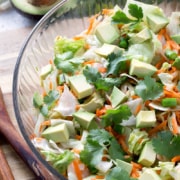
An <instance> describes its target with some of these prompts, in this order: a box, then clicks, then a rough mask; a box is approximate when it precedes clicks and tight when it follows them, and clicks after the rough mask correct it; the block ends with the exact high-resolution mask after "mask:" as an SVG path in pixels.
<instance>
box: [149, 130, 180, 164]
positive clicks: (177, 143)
mask: <svg viewBox="0 0 180 180" xmlns="http://www.w3.org/2000/svg"><path fill="white" fill-rule="evenodd" d="M152 145H153V147H154V150H155V152H156V153H157V154H160V155H162V156H165V157H166V158H167V159H169V160H170V159H171V158H173V157H174V156H177V155H180V136H174V135H173V134H172V133H171V132H170V131H161V132H159V133H158V134H157V137H154V138H153V139H152Z"/></svg>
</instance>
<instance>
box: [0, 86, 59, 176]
mask: <svg viewBox="0 0 180 180" xmlns="http://www.w3.org/2000/svg"><path fill="white" fill-rule="evenodd" d="M0 132H1V133H2V134H3V135H4V136H5V137H6V139H7V140H8V142H9V143H10V144H11V145H12V147H13V148H14V150H15V151H16V152H17V153H18V154H19V156H20V157H21V158H22V159H23V160H24V162H25V163H26V164H27V165H28V166H29V167H30V168H31V169H32V170H33V172H34V173H35V175H36V176H37V178H39V179H43V180H46V179H47V180H49V179H53V180H54V179H57V178H56V177H55V176H54V175H52V174H51V173H50V172H49V171H48V170H47V168H46V167H45V166H44V165H43V164H42V163H41V162H40V161H39V160H38V159H37V158H36V156H35V155H34V154H33V153H32V151H31V150H30V148H29V147H28V145H27V144H26V142H25V141H24V139H23V138H22V136H21V135H20V134H19V133H18V132H17V130H16V129H15V127H14V126H13V124H12V122H11V120H10V118H9V115H8V112H7V110H6V107H5V103H4V100H3V95H2V91H1V88H0Z"/></svg>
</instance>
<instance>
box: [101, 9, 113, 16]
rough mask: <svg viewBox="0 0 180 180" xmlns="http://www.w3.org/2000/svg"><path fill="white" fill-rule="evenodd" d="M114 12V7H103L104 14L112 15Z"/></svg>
mask: <svg viewBox="0 0 180 180" xmlns="http://www.w3.org/2000/svg"><path fill="white" fill-rule="evenodd" d="M112 13H113V9H103V10H102V14H104V15H110V14H112Z"/></svg>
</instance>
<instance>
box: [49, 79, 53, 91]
mask: <svg viewBox="0 0 180 180" xmlns="http://www.w3.org/2000/svg"><path fill="white" fill-rule="evenodd" d="M49 89H50V90H52V89H53V83H52V81H50V82H49Z"/></svg>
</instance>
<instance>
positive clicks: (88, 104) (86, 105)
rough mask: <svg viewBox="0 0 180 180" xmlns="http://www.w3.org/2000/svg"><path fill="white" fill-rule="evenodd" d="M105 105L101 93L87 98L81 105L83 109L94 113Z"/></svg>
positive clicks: (95, 93)
mask: <svg viewBox="0 0 180 180" xmlns="http://www.w3.org/2000/svg"><path fill="white" fill-rule="evenodd" d="M103 104H104V98H102V97H101V96H100V94H99V93H97V92H94V93H93V94H92V95H91V96H90V97H89V98H87V99H86V100H85V101H84V102H83V104H80V107H81V109H84V110H85V111H88V112H92V113H94V112H95V111H96V109H99V108H101V107H102V106H103Z"/></svg>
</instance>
